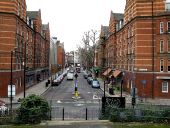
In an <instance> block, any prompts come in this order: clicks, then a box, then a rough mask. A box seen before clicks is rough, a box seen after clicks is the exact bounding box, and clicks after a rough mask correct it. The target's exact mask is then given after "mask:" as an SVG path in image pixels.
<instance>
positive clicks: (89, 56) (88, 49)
mask: <svg viewBox="0 0 170 128" xmlns="http://www.w3.org/2000/svg"><path fill="white" fill-rule="evenodd" d="M97 34H98V33H97V31H96V30H91V31H87V32H85V33H84V35H83V38H82V41H83V42H82V43H83V46H78V53H79V58H80V61H81V63H82V65H84V66H85V67H87V68H90V67H93V66H94V59H95V45H96V41H97Z"/></svg>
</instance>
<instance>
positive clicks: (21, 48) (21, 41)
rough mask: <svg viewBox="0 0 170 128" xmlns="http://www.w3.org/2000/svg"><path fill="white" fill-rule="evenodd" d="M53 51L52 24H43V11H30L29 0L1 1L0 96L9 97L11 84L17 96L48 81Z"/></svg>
mask: <svg viewBox="0 0 170 128" xmlns="http://www.w3.org/2000/svg"><path fill="white" fill-rule="evenodd" d="M49 48H50V30H49V24H42V21H41V10H38V11H27V10H26V1H25V0H1V1H0V97H7V96H8V91H9V90H8V86H9V85H10V84H11V82H12V85H15V90H16V94H17V93H20V92H22V91H23V89H24V86H25V88H28V87H29V86H33V85H34V84H36V83H38V82H40V81H41V80H43V79H46V78H48V75H49ZM11 75H12V79H11ZM24 77H25V78H24Z"/></svg>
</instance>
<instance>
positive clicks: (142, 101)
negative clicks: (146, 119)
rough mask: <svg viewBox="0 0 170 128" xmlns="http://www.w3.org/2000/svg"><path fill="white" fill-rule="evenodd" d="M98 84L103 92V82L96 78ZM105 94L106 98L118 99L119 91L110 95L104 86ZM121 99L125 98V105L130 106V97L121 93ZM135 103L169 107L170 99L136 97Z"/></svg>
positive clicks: (125, 93)
mask: <svg viewBox="0 0 170 128" xmlns="http://www.w3.org/2000/svg"><path fill="white" fill-rule="evenodd" d="M97 79H98V80H99V82H100V88H101V89H102V90H103V91H104V81H103V79H102V78H97ZM105 94H106V96H108V97H120V96H121V94H120V91H114V95H111V94H110V93H109V88H108V85H107V84H106V86H105ZM122 96H123V97H126V103H127V104H131V101H132V96H131V95H130V94H129V93H127V92H123V93H122ZM136 103H137V104H150V105H165V106H170V99H161V98H154V99H152V98H138V97H136Z"/></svg>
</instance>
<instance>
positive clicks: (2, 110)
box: [0, 100, 9, 116]
mask: <svg viewBox="0 0 170 128" xmlns="http://www.w3.org/2000/svg"><path fill="white" fill-rule="evenodd" d="M8 112H9V109H8V107H7V106H6V104H5V102H4V101H1V100H0V116H1V115H5V114H7V113H8Z"/></svg>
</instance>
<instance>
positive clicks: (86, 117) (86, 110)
mask: <svg viewBox="0 0 170 128" xmlns="http://www.w3.org/2000/svg"><path fill="white" fill-rule="evenodd" d="M86 120H87V108H86Z"/></svg>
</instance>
